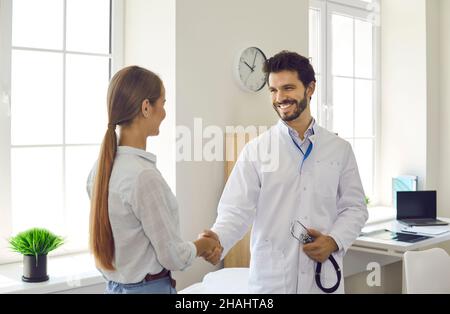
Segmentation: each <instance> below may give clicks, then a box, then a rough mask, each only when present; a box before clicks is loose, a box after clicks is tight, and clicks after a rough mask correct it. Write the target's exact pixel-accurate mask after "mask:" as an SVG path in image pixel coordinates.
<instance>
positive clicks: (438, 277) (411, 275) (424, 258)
mask: <svg viewBox="0 0 450 314" xmlns="http://www.w3.org/2000/svg"><path fill="white" fill-rule="evenodd" d="M403 267H404V276H405V284H406V293H420V294H425V293H450V256H449V255H448V254H447V252H446V251H445V250H443V249H440V248H433V249H430V250H425V251H417V252H414V251H409V252H406V253H405V255H404V257H403Z"/></svg>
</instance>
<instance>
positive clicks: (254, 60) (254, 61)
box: [252, 51, 258, 70]
mask: <svg viewBox="0 0 450 314" xmlns="http://www.w3.org/2000/svg"><path fill="white" fill-rule="evenodd" d="M257 55H258V51H257V52H256V53H255V58H254V59H253V67H252V70H253V69H255V63H256V56H257Z"/></svg>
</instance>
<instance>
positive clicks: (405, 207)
mask: <svg viewBox="0 0 450 314" xmlns="http://www.w3.org/2000/svg"><path fill="white" fill-rule="evenodd" d="M420 218H431V219H436V191H414V192H397V219H420Z"/></svg>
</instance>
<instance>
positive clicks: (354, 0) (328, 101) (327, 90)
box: [310, 0, 381, 205]
mask: <svg viewBox="0 0 450 314" xmlns="http://www.w3.org/2000/svg"><path fill="white" fill-rule="evenodd" d="M379 6H380V4H379V1H378V0H374V1H373V2H372V3H369V2H364V1H360V0H310V9H315V10H319V11H320V12H321V13H320V17H321V18H320V25H321V28H322V32H321V38H320V45H321V47H322V49H321V51H319V58H321V60H320V64H321V65H322V69H321V73H320V74H321V90H320V93H321V95H320V96H321V99H322V103H319V105H318V106H319V108H318V112H319V117H318V120H319V123H320V124H321V125H322V126H324V127H325V128H326V129H328V130H332V129H333V73H332V68H333V60H332V56H333V51H332V40H333V39H332V29H331V27H332V23H331V19H332V13H331V12H333V11H334V12H339V13H341V14H343V15H349V16H351V17H354V18H358V19H361V20H366V21H367V20H369V21H370V18H371V17H372V18H373V14H379V8H380V7H379ZM372 10H374V11H372ZM377 10H378V11H377ZM376 17H378V16H376ZM374 22H375V23H374V27H373V47H374V49H373V77H372V79H371V80H372V81H373V82H374V84H373V88H374V90H373V117H372V119H373V127H374V132H373V133H374V135H373V137H357V136H356V135H355V134H353V137H352V138H350V139H349V140H350V141H351V142H352V144H353V143H354V141H355V140H357V139H372V140H373V156H372V159H373V167H372V187H373V189H372V191H371V192H369V193H367V192H368V191H366V193H367V194H368V195H371V197H372V199H371V203H372V204H373V205H376V204H378V203H379V202H380V200H381V198H380V186H379V174H378V172H379V171H378V170H379V167H380V147H381V145H380V144H381V143H380V138H381V136H380V135H381V133H380V132H381V128H380V126H381V121H380V117H381V103H380V100H381V83H380V78H381V58H380V54H381V38H380V28H379V27H377V26H379V25H377V23H376V21H374ZM354 62H355V58H354ZM352 79H353V80H355V79H357V77H356V76H353V77H352ZM354 93H355V89H354ZM353 110H355V106H354V108H353ZM353 124H355V118H353ZM353 129H355V126H353Z"/></svg>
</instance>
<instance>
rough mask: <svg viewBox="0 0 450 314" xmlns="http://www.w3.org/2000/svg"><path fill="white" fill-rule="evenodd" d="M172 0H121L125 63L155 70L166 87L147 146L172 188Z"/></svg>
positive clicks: (173, 150) (173, 42)
mask: <svg viewBox="0 0 450 314" xmlns="http://www.w3.org/2000/svg"><path fill="white" fill-rule="evenodd" d="M174 12H175V0H126V1H125V65H139V66H142V67H145V68H148V69H150V70H152V71H153V72H155V73H156V74H158V75H159V76H160V77H161V79H162V80H163V82H164V85H165V88H166V99H167V102H166V105H165V108H166V112H167V116H166V119H165V120H164V121H163V123H162V124H161V128H160V135H159V136H158V137H153V138H150V139H149V140H148V142H147V150H148V151H150V152H153V153H156V155H157V156H158V160H157V166H158V168H159V170H160V171H161V172H162V174H163V176H164V178H165V179H166V181H167V182H168V184H169V186H170V187H171V188H172V190H173V191H174V193H175V192H176V190H175V189H176V184H175V182H176V178H175V140H174V138H175V118H176V107H175V103H176V98H175V95H176V94H175V27H174V25H175V14H174Z"/></svg>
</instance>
